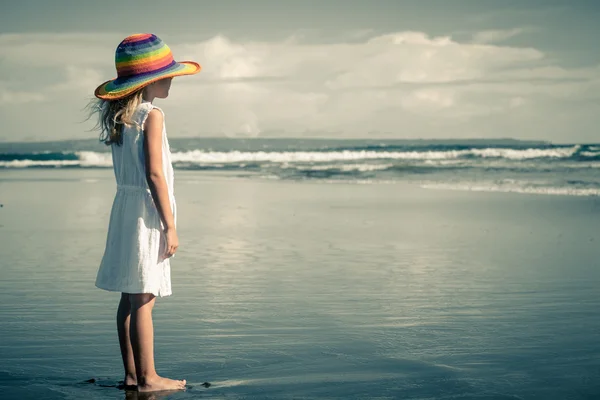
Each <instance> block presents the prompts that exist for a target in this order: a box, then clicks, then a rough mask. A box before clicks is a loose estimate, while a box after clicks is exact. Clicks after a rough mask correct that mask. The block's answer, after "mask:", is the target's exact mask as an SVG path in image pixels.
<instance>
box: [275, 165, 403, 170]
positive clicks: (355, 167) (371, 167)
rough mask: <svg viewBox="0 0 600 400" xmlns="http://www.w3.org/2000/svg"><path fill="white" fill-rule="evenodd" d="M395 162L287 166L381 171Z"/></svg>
mask: <svg viewBox="0 0 600 400" xmlns="http://www.w3.org/2000/svg"><path fill="white" fill-rule="evenodd" d="M393 166H394V164H325V165H309V166H301V167H297V166H295V165H294V166H287V167H286V168H300V169H304V170H309V171H328V170H340V171H344V172H351V171H359V172H369V171H381V170H385V169H388V168H390V167H393Z"/></svg>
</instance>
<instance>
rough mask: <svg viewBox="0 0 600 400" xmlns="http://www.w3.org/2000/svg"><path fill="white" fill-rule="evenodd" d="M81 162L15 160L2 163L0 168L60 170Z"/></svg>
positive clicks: (0, 162)
mask: <svg viewBox="0 0 600 400" xmlns="http://www.w3.org/2000/svg"><path fill="white" fill-rule="evenodd" d="M79 164H80V162H79V161H78V160H61V161H57V160H51V161H33V160H13V161H0V167H3V168H29V167H48V168H52V167H55V168H59V167H70V166H77V165H79Z"/></svg>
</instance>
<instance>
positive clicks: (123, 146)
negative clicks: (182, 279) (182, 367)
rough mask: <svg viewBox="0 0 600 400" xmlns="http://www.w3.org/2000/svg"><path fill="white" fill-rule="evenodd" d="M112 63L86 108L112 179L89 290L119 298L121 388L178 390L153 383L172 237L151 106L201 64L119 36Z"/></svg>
mask: <svg viewBox="0 0 600 400" xmlns="http://www.w3.org/2000/svg"><path fill="white" fill-rule="evenodd" d="M115 63H116V68H117V78H116V79H114V80H110V81H107V82H105V83H103V84H102V85H100V86H99V87H98V88H97V89H96V91H95V95H96V97H98V98H99V99H100V100H98V101H96V102H95V103H94V104H93V106H92V112H97V113H98V117H99V122H98V125H97V127H99V129H100V131H101V135H100V140H101V141H103V142H104V143H106V144H107V145H110V146H111V150H112V160H113V167H114V173H115V178H116V181H117V193H116V196H115V199H114V203H113V206H112V210H111V214H110V222H109V227H108V235H107V240H106V248H105V251H104V256H103V257H102V262H101V264H100V268H99V270H98V275H97V278H96V286H97V287H99V288H101V289H105V290H110V291H118V292H121V293H122V294H121V301H120V303H119V308H118V311H117V331H118V334H119V343H120V347H121V355H122V357H123V366H124V368H125V379H124V382H123V383H124V385H125V387H134V386H135V387H136V388H137V390H138V391H139V392H150V391H156V390H178V389H184V388H185V383H186V382H185V380H173V379H167V378H163V377H160V376H159V375H158V374H157V373H156V370H155V369H154V344H153V342H154V332H153V326H152V308H153V306H154V300H155V298H156V296H169V295H170V294H171V276H170V274H171V271H170V264H169V259H170V257H172V256H173V255H174V254H175V252H176V251H177V248H178V246H179V239H178V237H177V231H176V229H175V220H176V205H175V197H174V194H173V167H172V165H171V153H170V150H169V142H168V140H167V136H166V130H165V125H164V114H163V112H162V110H161V109H159V108H158V107H156V106H155V105H153V104H152V101H153V100H154V99H155V98H160V99H164V98H166V97H167V96H168V95H169V88H170V86H171V80H172V78H173V77H175V76H180V75H192V74H196V73H198V72H199V71H200V65H198V64H197V63H195V62H189V61H186V62H175V61H174V60H173V55H172V54H171V50H170V49H169V47H168V46H167V45H166V44H165V43H163V42H162V40H160V39H159V38H158V37H156V36H155V35H152V34H136V35H132V36H129V37H127V38H125V39H124V40H123V41H122V42H121V43H120V44H119V46H118V47H117V50H116V55H115Z"/></svg>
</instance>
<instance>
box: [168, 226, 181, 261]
mask: <svg viewBox="0 0 600 400" xmlns="http://www.w3.org/2000/svg"><path fill="white" fill-rule="evenodd" d="M165 239H166V242H167V243H166V246H165V258H169V257H171V256H173V254H175V252H176V251H177V248H178V247H179V238H178V237H177V230H175V228H171V229H169V228H167V229H165Z"/></svg>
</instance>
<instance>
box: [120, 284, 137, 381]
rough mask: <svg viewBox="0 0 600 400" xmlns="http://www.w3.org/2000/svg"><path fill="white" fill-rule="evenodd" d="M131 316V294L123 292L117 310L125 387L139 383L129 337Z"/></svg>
mask: <svg viewBox="0 0 600 400" xmlns="http://www.w3.org/2000/svg"><path fill="white" fill-rule="evenodd" d="M130 317H131V303H130V302H129V295H128V294H127V293H122V294H121V301H120V302H119V309H118V310H117V332H118V333H119V345H120V346H121V357H122V358H123V368H124V369H125V378H124V379H123V384H124V385H125V387H127V386H135V385H137V377H136V374H135V363H134V361H133V350H132V349H131V341H130V338H129V321H130V320H131V318H130Z"/></svg>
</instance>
